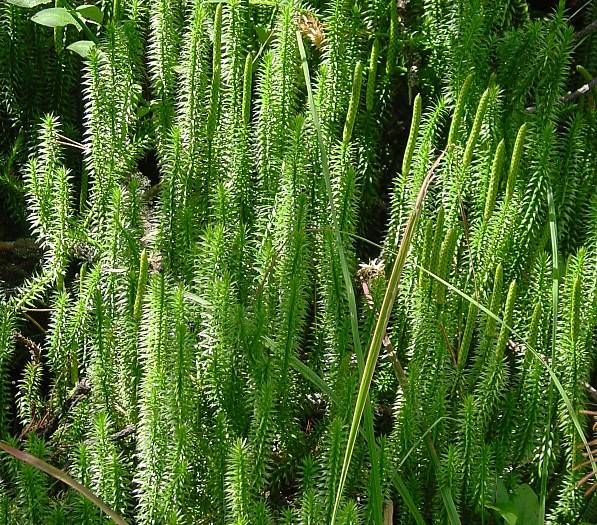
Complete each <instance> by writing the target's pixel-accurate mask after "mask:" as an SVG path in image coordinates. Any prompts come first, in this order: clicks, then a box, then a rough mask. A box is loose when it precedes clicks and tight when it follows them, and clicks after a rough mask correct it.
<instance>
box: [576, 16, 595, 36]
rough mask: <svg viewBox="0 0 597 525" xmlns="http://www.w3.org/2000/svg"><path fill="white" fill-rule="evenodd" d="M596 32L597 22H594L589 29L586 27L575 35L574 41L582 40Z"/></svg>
mask: <svg viewBox="0 0 597 525" xmlns="http://www.w3.org/2000/svg"><path fill="white" fill-rule="evenodd" d="M594 31H597V20H593V21H592V22H591V23H590V24H589V25H588V26H587V27H584V28H582V29H581V30H580V31H579V32H578V33H575V35H574V40H582V39H583V38H584V37H586V36H588V35H590V34H591V33H593V32H594Z"/></svg>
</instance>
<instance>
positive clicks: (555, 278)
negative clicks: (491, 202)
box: [539, 188, 592, 525]
mask: <svg viewBox="0 0 597 525" xmlns="http://www.w3.org/2000/svg"><path fill="white" fill-rule="evenodd" d="M547 205H548V208H549V233H550V237H551V272H552V279H551V303H552V306H551V308H552V323H551V364H552V366H553V365H554V363H555V359H556V350H557V339H558V310H559V302H560V297H559V295H560V279H559V278H560V276H559V270H558V223H557V219H556V207H555V203H554V200H553V193H552V191H551V188H548V190H547ZM552 396H553V390H552V386H551V383H550V384H549V386H548V388H547V424H546V437H547V440H546V444H547V443H549V434H550V432H551V405H552ZM583 436H584V432H583ZM546 446H547V445H546ZM545 453H546V456H548V451H547V450H546V451H545ZM589 457H590V458H592V454H589ZM541 467H542V468H541V490H540V492H539V525H543V523H544V522H545V505H546V500H547V477H548V472H547V470H548V458H547V457H544V458H543V463H542V465H541Z"/></svg>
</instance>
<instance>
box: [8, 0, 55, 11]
mask: <svg viewBox="0 0 597 525" xmlns="http://www.w3.org/2000/svg"><path fill="white" fill-rule="evenodd" d="M50 1H51V0H6V3H8V4H12V5H16V6H17V7H25V8H26V9H32V8H33V7H37V6H38V5H43V4H49V3H50Z"/></svg>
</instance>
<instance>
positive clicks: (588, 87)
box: [525, 77, 597, 113]
mask: <svg viewBox="0 0 597 525" xmlns="http://www.w3.org/2000/svg"><path fill="white" fill-rule="evenodd" d="M596 86H597V77H593V78H592V79H591V80H590V81H589V82H587V83H586V84H583V85H582V86H580V87H579V88H578V89H576V90H574V91H571V92H570V93H568V94H567V95H564V96H563V97H562V98H561V99H560V102H562V103H563V104H566V103H568V102H573V101H574V100H576V99H577V98H580V97H582V96H583V95H586V94H587V93H589V92H591V91H592V90H593V89H595V87H596ZM525 111H526V113H535V112H536V111H537V107H536V106H529V107H528V108H526V110H525Z"/></svg>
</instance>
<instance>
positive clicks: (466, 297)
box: [351, 234, 597, 476]
mask: <svg viewBox="0 0 597 525" xmlns="http://www.w3.org/2000/svg"><path fill="white" fill-rule="evenodd" d="M351 235H352V236H353V237H354V238H355V239H359V240H360V241H363V242H366V243H368V244H370V245H371V246H375V247H376V248H379V249H380V250H381V249H382V246H380V245H379V244H377V243H375V242H373V241H370V240H369V239H367V238H365V237H361V236H360V235H356V234H351ZM388 252H390V253H394V252H393V251H392V250H388ZM415 266H416V268H418V269H419V270H421V271H422V272H424V273H426V274H427V275H428V276H429V277H431V278H432V279H435V280H436V281H437V282H439V283H441V284H443V285H444V286H445V287H446V288H448V289H449V290H450V291H452V292H454V293H455V294H457V295H459V296H460V297H462V298H463V299H464V300H466V301H468V302H469V303H472V304H473V305H475V306H476V307H477V308H478V309H479V310H481V311H482V312H483V313H484V314H485V315H487V316H488V317H491V318H492V319H493V320H494V321H496V322H497V323H498V324H499V325H500V326H504V327H505V328H506V329H507V330H508V331H509V332H510V333H511V334H512V335H514V336H516V337H517V338H518V339H519V340H520V341H522V344H523V345H524V347H525V348H526V349H527V350H528V351H529V352H531V354H533V356H534V357H535V358H536V359H538V360H539V362H540V363H541V364H542V365H543V366H544V367H545V369H546V370H547V373H548V374H549V377H550V379H551V381H552V382H553V384H554V385H555V387H556V389H557V391H558V393H559V395H560V398H561V399H562V401H563V402H564V405H565V406H566V411H567V412H568V414H569V415H570V418H571V419H572V422H573V424H574V428H575V429H576V431H577V432H578V435H579V436H580V439H581V440H582V442H583V444H584V446H585V450H586V451H587V455H588V457H589V461H590V462H591V468H592V470H593V472H594V474H595V475H596V476H597V463H596V462H595V459H594V455H593V453H592V452H591V447H590V446H589V443H588V441H587V438H586V437H585V433H584V430H583V427H582V425H581V424H580V421H579V420H578V417H577V416H576V411H575V410H574V406H573V405H572V402H571V401H570V398H569V397H568V394H566V391H565V390H564V387H563V386H562V383H560V380H559V379H558V376H557V375H556V373H555V371H554V370H553V368H552V367H551V366H550V365H549V363H548V362H547V361H546V359H545V358H544V357H543V355H541V354H540V353H539V351H538V350H537V349H536V348H534V347H533V346H531V345H530V344H529V343H528V342H526V341H525V338H524V336H523V335H522V334H521V333H520V332H518V331H517V330H516V329H514V328H513V327H512V326H510V325H508V324H506V323H504V321H503V319H502V318H501V317H499V316H498V315H496V314H494V313H493V312H492V311H491V310H490V309H489V308H487V307H486V306H484V305H482V304H481V303H480V302H479V301H477V300H476V299H475V298H474V297H471V296H470V295H468V294H467V293H466V292H463V291H462V290H460V289H459V288H457V287H456V286H454V285H453V284H450V283H449V282H448V281H446V280H444V279H442V278H441V277H440V276H439V275H436V274H435V273H433V272H432V271H430V270H428V269H427V268H424V267H423V266H421V265H420V264H417V263H415Z"/></svg>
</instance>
